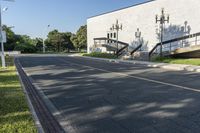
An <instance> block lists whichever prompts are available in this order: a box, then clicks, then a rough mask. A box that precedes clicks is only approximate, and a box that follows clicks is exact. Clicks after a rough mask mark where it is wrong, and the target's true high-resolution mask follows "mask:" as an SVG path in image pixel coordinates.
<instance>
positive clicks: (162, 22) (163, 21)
mask: <svg viewBox="0 0 200 133" xmlns="http://www.w3.org/2000/svg"><path fill="white" fill-rule="evenodd" d="M158 22H160V28H161V33H160V43H161V45H160V56H161V57H162V56H163V54H162V51H163V50H162V47H163V31H164V25H165V22H167V23H169V15H168V16H167V18H166V14H165V11H164V8H162V10H161V15H160V17H159V18H158V15H156V23H158Z"/></svg>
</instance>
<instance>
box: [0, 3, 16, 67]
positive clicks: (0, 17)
mask: <svg viewBox="0 0 200 133" xmlns="http://www.w3.org/2000/svg"><path fill="white" fill-rule="evenodd" d="M2 1H10V2H14V0H2ZM7 10H8V7H6V8H3V10H2V8H1V4H0V39H1V62H2V67H3V68H5V67H6V62H5V55H4V44H3V33H2V31H3V29H2V12H4V11H7Z"/></svg>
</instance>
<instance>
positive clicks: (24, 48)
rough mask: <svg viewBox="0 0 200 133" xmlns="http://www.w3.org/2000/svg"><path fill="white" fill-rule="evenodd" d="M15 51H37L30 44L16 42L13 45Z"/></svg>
mask: <svg viewBox="0 0 200 133" xmlns="http://www.w3.org/2000/svg"><path fill="white" fill-rule="evenodd" d="M15 50H16V51H21V52H22V53H35V52H37V48H36V47H35V46H34V45H31V44H25V43H24V44H17V46H16V47H15Z"/></svg>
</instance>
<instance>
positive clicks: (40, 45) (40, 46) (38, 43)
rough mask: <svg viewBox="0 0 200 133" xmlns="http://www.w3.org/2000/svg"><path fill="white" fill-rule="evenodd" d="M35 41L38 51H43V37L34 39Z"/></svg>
mask: <svg viewBox="0 0 200 133" xmlns="http://www.w3.org/2000/svg"><path fill="white" fill-rule="evenodd" d="M33 43H34V45H35V47H36V49H37V51H40V52H41V51H42V50H43V40H42V38H35V39H33Z"/></svg>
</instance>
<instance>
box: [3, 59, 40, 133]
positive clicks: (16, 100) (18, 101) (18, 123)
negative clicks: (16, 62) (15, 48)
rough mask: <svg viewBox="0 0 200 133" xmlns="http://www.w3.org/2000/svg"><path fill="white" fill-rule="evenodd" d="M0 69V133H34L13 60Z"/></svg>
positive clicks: (32, 122)
mask: <svg viewBox="0 0 200 133" xmlns="http://www.w3.org/2000/svg"><path fill="white" fill-rule="evenodd" d="M6 61H7V62H10V66H9V67H8V68H6V69H2V68H0V133H36V132H37V130H36V127H35V125H34V121H33V119H32V115H31V113H30V111H29V108H28V104H27V102H26V98H25V95H24V93H23V91H22V88H21V85H20V82H19V78H18V76H17V74H16V69H15V67H14V66H13V59H12V58H7V59H6Z"/></svg>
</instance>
